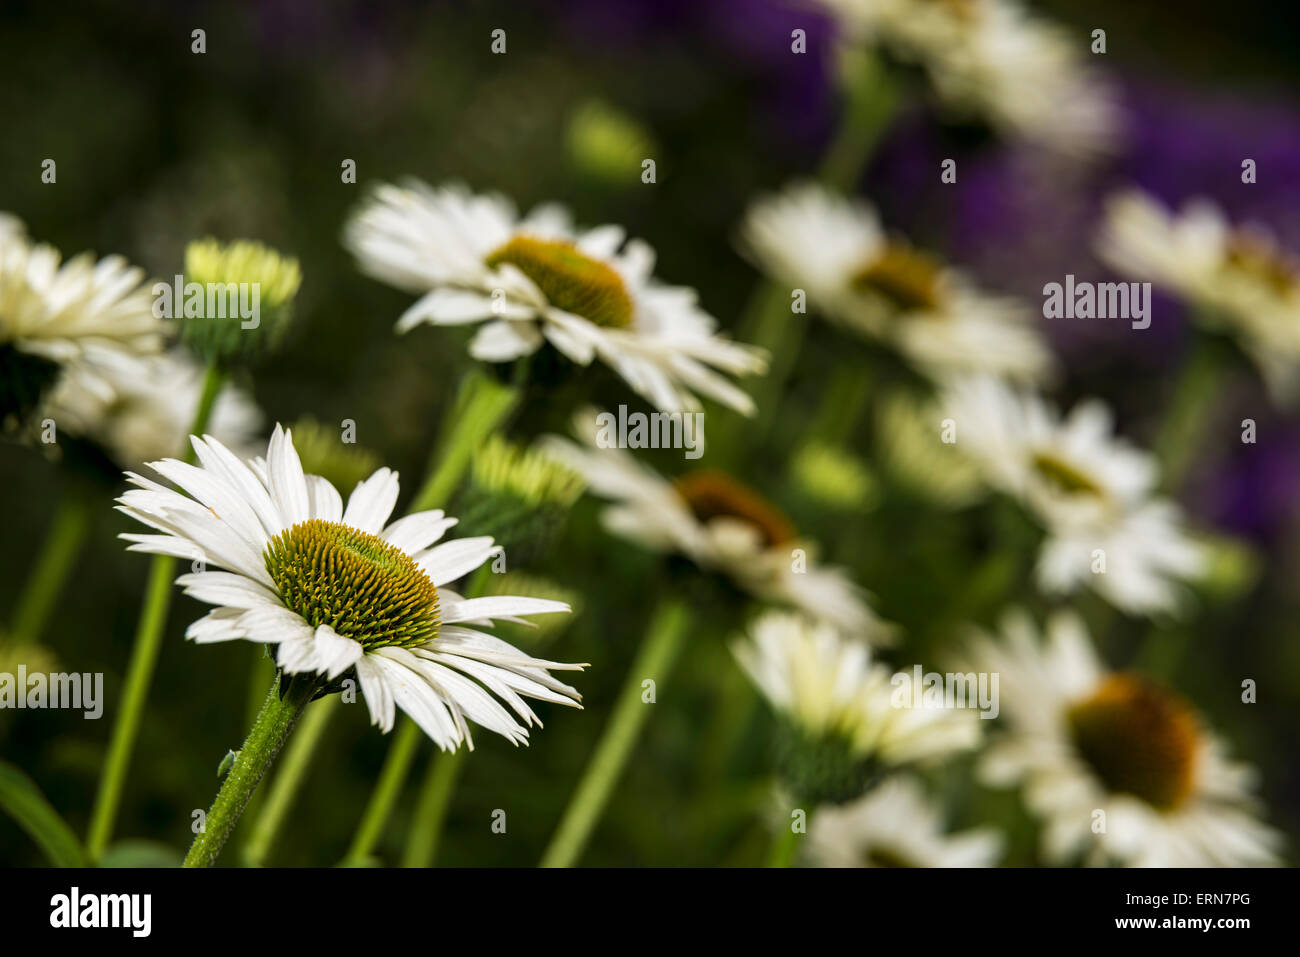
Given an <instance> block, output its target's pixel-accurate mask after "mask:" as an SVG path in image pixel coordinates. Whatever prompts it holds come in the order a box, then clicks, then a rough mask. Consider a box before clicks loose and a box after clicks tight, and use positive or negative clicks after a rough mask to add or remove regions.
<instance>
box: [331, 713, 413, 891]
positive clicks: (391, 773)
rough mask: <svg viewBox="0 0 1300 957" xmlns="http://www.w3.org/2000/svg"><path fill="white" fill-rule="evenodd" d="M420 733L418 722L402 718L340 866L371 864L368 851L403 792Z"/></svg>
mask: <svg viewBox="0 0 1300 957" xmlns="http://www.w3.org/2000/svg"><path fill="white" fill-rule="evenodd" d="M423 736H424V732H423V731H421V730H420V726H419V725H418V724H416V723H415V722H414V721H412V720H411V719H410V718H403V719H402V721H401V723H400V725H399V727H398V729H397V734H396V735H394V737H393V743H392V744H391V745H390V746H389V748H388V756H387V757H386V758H384V767H383V769H382V770H381V771H380V772H379V780H378V781H377V782H376V783H375V789H374V791H372V792H371V794H370V802H369V803H368V804H367V805H366V810H365V813H364V814H362V815H361V823H360V824H359V825H358V826H357V833H356V834H355V835H353V837H352V845H351V846H350V847H349V848H348V851H347V853H346V854H344V855H343V860H342V861H341V862H340V863H339V866H340V867H369V866H370V854H371V852H372V851H373V850H374V847H375V844H376V843H377V842H378V841H379V836H380V834H382V833H383V830H384V825H385V824H386V823H388V815H389V814H391V813H392V811H393V805H395V804H396V803H397V797H398V795H399V794H401V792H402V785H403V784H405V783H406V775H407V772H408V771H410V769H411V762H412V761H413V760H414V759H415V750H416V748H418V747H419V745H420V739H421V738H422V737H423Z"/></svg>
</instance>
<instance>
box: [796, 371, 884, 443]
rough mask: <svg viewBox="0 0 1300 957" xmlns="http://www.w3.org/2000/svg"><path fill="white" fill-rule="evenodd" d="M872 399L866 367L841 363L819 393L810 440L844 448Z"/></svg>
mask: <svg viewBox="0 0 1300 957" xmlns="http://www.w3.org/2000/svg"><path fill="white" fill-rule="evenodd" d="M870 396H871V375H870V369H869V368H868V367H867V366H866V365H865V364H859V363H847V362H846V363H840V364H839V365H837V366H836V367H835V371H834V372H833V373H832V375H831V382H830V385H829V386H827V387H826V389H825V391H824V392H822V397H821V404H820V405H819V406H818V408H817V414H816V416H815V417H814V419H813V424H812V429H811V430H810V431H811V434H812V438H813V439H815V440H817V441H818V442H821V443H822V444H824V445H832V446H837V445H844V444H846V442H847V441H848V439H849V438H850V436H852V434H853V430H854V429H855V428H856V427H857V424H858V420H859V419H860V418H861V417H862V411H863V409H865V408H866V406H867V399H868V398H869V397H870Z"/></svg>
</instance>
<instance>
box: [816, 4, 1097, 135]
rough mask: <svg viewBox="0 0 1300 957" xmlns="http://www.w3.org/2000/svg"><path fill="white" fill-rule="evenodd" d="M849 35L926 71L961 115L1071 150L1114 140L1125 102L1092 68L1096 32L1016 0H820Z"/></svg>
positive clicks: (945, 100)
mask: <svg viewBox="0 0 1300 957" xmlns="http://www.w3.org/2000/svg"><path fill="white" fill-rule="evenodd" d="M822 6H823V7H825V8H826V9H828V10H829V11H830V12H831V14H832V15H833V16H834V17H835V19H836V20H837V21H838V23H839V25H840V27H841V29H842V30H843V31H844V32H845V34H846V36H847V37H848V38H849V40H850V41H852V42H857V43H874V44H879V45H881V46H884V47H886V48H887V49H888V50H889V51H890V52H891V53H893V54H894V55H895V56H897V57H899V58H900V59H903V60H908V61H911V62H915V63H917V64H918V65H919V66H920V67H921V68H922V69H924V70H925V72H926V75H927V76H928V78H929V80H930V82H931V84H932V85H933V87H934V89H935V92H936V93H937V94H938V96H939V99H940V100H941V101H942V102H943V104H944V105H945V106H946V107H947V108H948V109H949V111H950V112H952V113H953V114H955V115H956V116H957V117H958V118H978V119H982V120H984V121H985V122H986V123H988V124H989V125H990V126H992V127H993V128H994V129H996V130H998V131H1000V132H1001V133H1003V134H1004V135H1007V136H1011V137H1017V138H1022V139H1026V140H1030V141H1033V142H1035V143H1037V144H1039V145H1041V146H1044V147H1047V148H1048V149H1052V150H1055V151H1057V152H1060V153H1064V154H1070V155H1080V156H1088V155H1092V154H1096V153H1101V152H1106V151H1108V150H1109V149H1111V148H1112V147H1113V145H1114V144H1115V141H1116V139H1117V138H1118V136H1119V133H1120V125H1121V124H1120V119H1121V117H1120V111H1119V107H1118V103H1117V98H1116V96H1115V92H1114V90H1113V89H1112V88H1111V86H1110V85H1109V84H1107V83H1105V82H1104V81H1103V80H1101V79H1100V78H1099V77H1098V75H1097V73H1096V72H1095V71H1093V70H1091V69H1089V68H1088V67H1087V65H1086V63H1085V60H1084V56H1083V53H1082V51H1083V50H1086V49H1087V44H1088V42H1089V39H1090V38H1089V37H1088V36H1087V35H1085V34H1082V33H1081V34H1079V35H1077V36H1076V35H1072V34H1071V33H1069V32H1067V31H1066V30H1064V29H1061V28H1059V27H1057V26H1055V25H1052V24H1049V23H1046V22H1044V21H1042V20H1039V19H1037V18H1034V17H1031V16H1029V15H1027V14H1026V12H1025V10H1024V9H1023V8H1022V7H1021V6H1020V5H1019V4H1018V3H1014V2H1012V0H945V2H941V3H936V2H933V0H822Z"/></svg>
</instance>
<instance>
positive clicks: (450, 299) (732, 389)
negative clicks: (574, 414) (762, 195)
mask: <svg viewBox="0 0 1300 957" xmlns="http://www.w3.org/2000/svg"><path fill="white" fill-rule="evenodd" d="M344 241H345V243H346V245H347V246H348V248H349V249H351V250H352V252H353V254H354V255H355V256H356V257H357V259H358V261H359V263H360V266H361V269H362V270H363V271H364V272H366V273H367V274H369V275H371V276H374V277H375V278H377V279H380V280H383V281H384V282H388V283H391V284H392V285H394V286H397V287H398V288H401V289H404V290H407V291H408V292H412V293H415V294H419V295H420V296H421V298H420V299H419V300H418V301H417V302H416V303H415V304H414V305H412V306H411V308H410V309H408V310H407V311H406V313H405V314H404V315H403V316H402V317H401V319H399V320H398V323H397V329H398V331H399V332H405V331H407V330H409V329H411V328H412V327H414V326H416V325H419V324H420V323H426V322H427V323H430V324H432V325H464V324H471V323H483V325H482V326H481V328H480V329H479V330H478V332H477V334H476V335H475V336H474V339H473V341H472V342H471V343H470V354H471V355H473V356H474V357H475V358H476V359H480V360H482V361H485V362H508V361H511V360H514V359H517V358H519V357H520V356H525V355H530V354H532V353H533V352H536V351H537V350H538V349H539V348H541V346H542V345H543V343H544V342H549V343H550V344H551V345H553V346H554V347H555V348H556V349H558V350H559V351H560V352H561V353H563V354H564V355H565V356H567V357H568V358H569V359H571V360H572V361H573V362H576V363H578V364H579V365H588V364H589V363H590V362H591V361H592V360H593V359H600V360H601V361H602V362H604V363H606V364H607V365H609V366H610V367H611V368H613V369H614V371H616V372H617V373H618V374H619V375H620V376H622V377H623V379H624V380H625V381H626V382H627V384H628V385H629V386H630V387H631V388H632V389H633V390H634V391H635V392H637V393H638V394H639V395H641V396H643V397H645V398H646V399H647V400H649V401H650V402H651V403H653V404H654V405H656V406H657V407H658V408H660V409H662V410H663V411H666V412H679V411H683V410H688V409H689V410H694V409H697V408H698V407H699V401H698V399H697V398H696V396H695V393H699V394H700V395H704V396H707V397H708V398H711V399H714V400H716V401H717V402H720V403H722V404H723V405H726V406H730V407H731V408H733V409H736V410H737V411H740V412H743V413H745V414H746V415H749V414H752V413H753V411H754V409H753V403H752V401H751V400H750V398H749V396H748V395H746V394H745V392H743V391H742V390H741V389H740V388H738V387H737V386H736V385H735V384H734V383H733V382H732V381H731V380H730V379H729V378H727V376H739V375H752V374H756V373H762V372H765V371H766V369H767V360H766V357H765V354H764V353H763V352H762V350H760V349H756V348H754V347H751V346H746V345H740V344H737V343H734V342H730V341H728V340H727V339H725V338H722V337H721V336H719V335H717V334H716V326H717V323H716V322H715V321H714V319H713V317H711V316H710V315H708V313H706V312H704V311H703V310H702V309H701V308H700V307H699V305H698V304H697V302H696V296H695V292H694V290H691V289H687V288H685V287H682V286H667V285H663V284H661V283H659V282H657V281H655V279H654V278H653V269H654V258H655V257H654V252H653V250H651V248H650V247H649V246H648V245H646V244H645V243H643V242H641V241H639V240H635V239H633V240H627V241H626V242H625V234H624V231H623V229H622V228H620V227H618V226H598V227H596V228H595V229H590V230H583V231H579V230H576V229H575V228H574V226H573V224H572V221H571V219H570V217H569V214H568V212H567V211H565V210H564V209H563V208H561V207H559V206H557V205H546V206H540V207H538V208H537V209H535V210H533V212H531V213H530V214H529V215H528V216H526V217H523V218H520V217H519V216H518V214H517V213H516V211H515V208H514V206H513V205H512V204H511V203H510V202H509V200H507V199H505V198H504V197H502V196H499V195H495V194H489V195H474V194H472V193H470V192H469V191H468V190H466V189H465V188H463V187H461V186H458V185H450V186H443V187H441V188H439V189H433V188H431V187H429V186H427V185H425V184H423V183H419V182H412V183H410V184H409V185H407V186H404V187H398V186H391V185H382V186H380V187H378V188H377V189H376V190H375V191H374V192H373V193H372V194H371V196H370V197H369V198H368V199H367V200H366V201H365V202H364V203H363V204H362V206H361V208H360V209H359V211H357V212H356V213H355V214H354V215H353V217H352V218H351V220H350V221H349V222H348V225H347V227H346V229H345V234H344Z"/></svg>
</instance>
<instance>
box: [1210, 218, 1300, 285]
mask: <svg viewBox="0 0 1300 957" xmlns="http://www.w3.org/2000/svg"><path fill="white" fill-rule="evenodd" d="M1228 263H1229V264H1230V265H1231V266H1233V267H1235V268H1236V269H1239V270H1241V271H1242V272H1244V273H1246V274H1248V275H1250V276H1251V277H1253V278H1255V279H1257V280H1259V281H1260V282H1262V283H1263V284H1264V285H1266V286H1268V287H1269V288H1270V289H1272V290H1273V291H1274V292H1276V293H1277V294H1278V295H1280V296H1293V295H1300V261H1297V260H1296V259H1295V258H1293V257H1291V256H1288V255H1286V254H1285V253H1284V252H1282V251H1281V250H1280V249H1277V248H1276V247H1275V246H1273V245H1272V244H1270V243H1267V242H1264V241H1262V240H1260V239H1258V238H1256V237H1254V236H1251V235H1249V234H1248V233H1242V232H1237V233H1234V234H1233V235H1232V236H1230V237H1229V238H1228Z"/></svg>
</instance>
